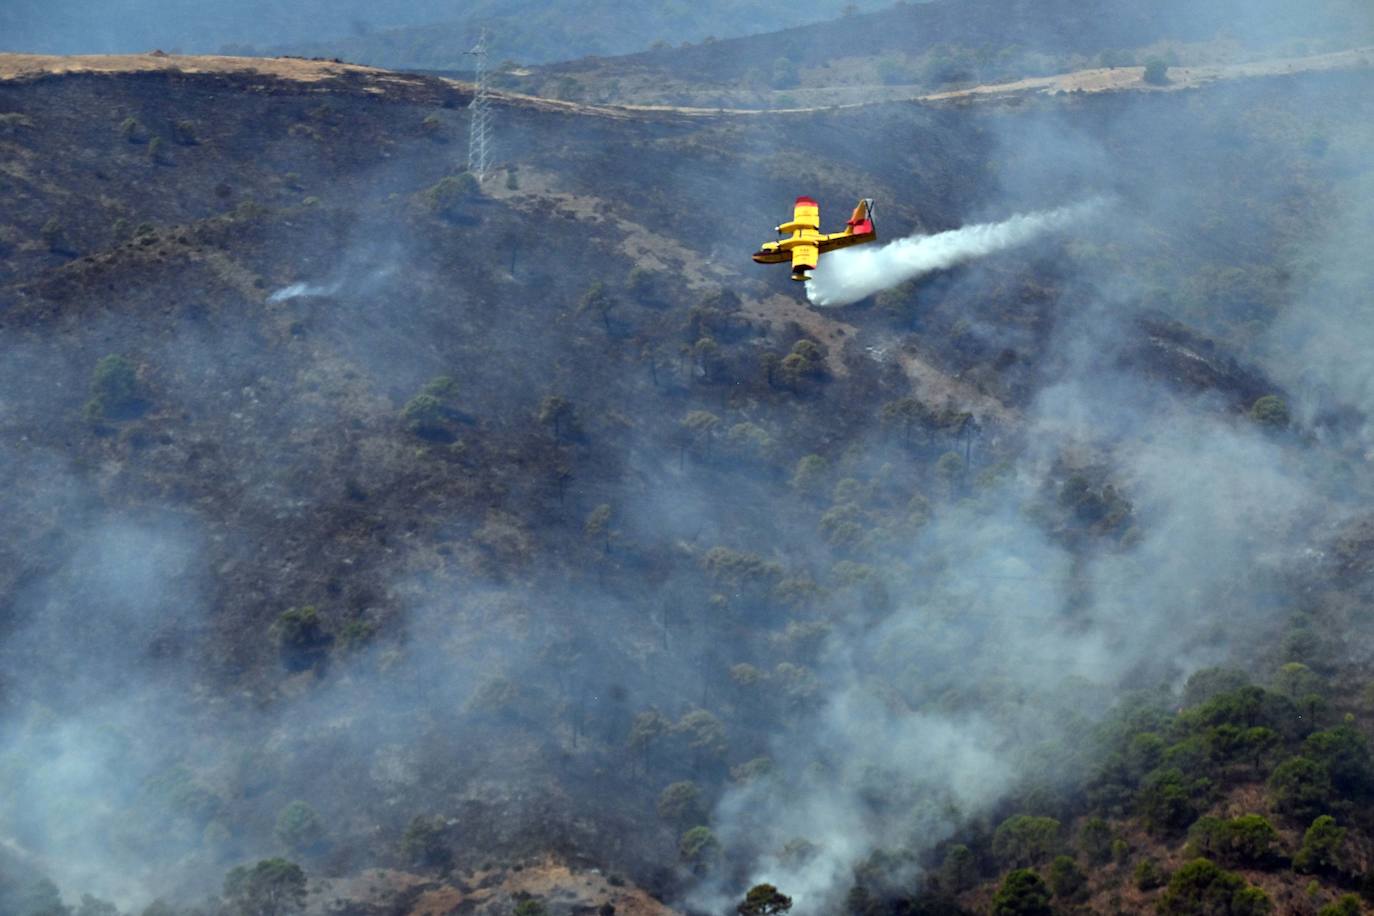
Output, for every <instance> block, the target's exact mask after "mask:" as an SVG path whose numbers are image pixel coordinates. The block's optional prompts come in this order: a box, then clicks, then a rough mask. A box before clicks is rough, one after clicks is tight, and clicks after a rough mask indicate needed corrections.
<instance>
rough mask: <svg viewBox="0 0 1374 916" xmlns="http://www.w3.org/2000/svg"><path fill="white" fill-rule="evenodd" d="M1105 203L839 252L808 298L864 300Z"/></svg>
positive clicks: (833, 302) (822, 267) (826, 302)
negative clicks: (866, 297)
mask: <svg viewBox="0 0 1374 916" xmlns="http://www.w3.org/2000/svg"><path fill="white" fill-rule="evenodd" d="M1101 204H1102V202H1101V201H1100V200H1091V201H1087V202H1085V203H1081V204H1074V205H1073V206H1070V207H1060V208H1059V209H1057V210H1041V211H1039V212H1036V213H1023V214H1019V215H1017V216H1013V217H1012V218H1011V219H1008V220H1004V221H1003V222H1000V223H979V224H978V225H974V226H964V227H963V228H962V229H951V230H950V231H948V232H937V233H936V234H935V235H911V236H907V237H906V238H904V239H898V240H897V241H895V242H888V243H887V244H886V245H881V246H878V247H873V246H871V245H866V246H862V247H859V248H847V249H844V250H842V251H837V252H835V253H834V254H828V255H825V256H824V257H822V258H821V260H820V264H819V265H818V266H817V267H816V269H815V271H814V272H813V273H812V276H811V279H810V280H808V281H806V296H807V298H808V299H810V300H811V304H812V305H818V306H837V305H848V304H849V303H851V302H858V301H859V300H860V299H862V298H864V297H865V296H871V295H873V294H874V293H876V292H880V291H882V290H885V289H891V288H892V287H894V286H898V285H900V284H902V283H905V282H906V281H907V280H912V279H915V278H916V277H919V276H921V275H922V274H927V273H930V272H931V271H934V270H943V269H945V268H946V267H953V266H954V265H955V264H960V263H962V262H964V261H971V260H973V259H974V258H981V257H983V256H984V255H989V254H992V253H993V252H996V251H1001V250H1003V249H1005V248H1013V247H1015V246H1017V245H1024V244H1025V243H1027V242H1030V241H1032V240H1034V239H1035V238H1037V237H1039V236H1041V235H1044V234H1045V233H1047V232H1053V231H1055V230H1058V229H1063V228H1065V227H1067V226H1069V225H1071V224H1072V223H1074V222H1077V221H1078V220H1081V219H1083V218H1084V217H1086V216H1088V215H1089V214H1090V213H1092V211H1094V210H1096V209H1097V208H1098V207H1100V206H1101Z"/></svg>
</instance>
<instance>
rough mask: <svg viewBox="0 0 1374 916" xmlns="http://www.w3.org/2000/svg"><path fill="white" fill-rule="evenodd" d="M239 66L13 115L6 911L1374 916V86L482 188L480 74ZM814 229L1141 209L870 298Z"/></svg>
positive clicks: (707, 152)
mask: <svg viewBox="0 0 1374 916" xmlns="http://www.w3.org/2000/svg"><path fill="white" fill-rule="evenodd" d="M897 12H898V13H902V11H900V10H898V11H897ZM903 14H904V13H903ZM1352 15H1353V14H1352ZM863 18H864V17H863V15H862V14H856V15H855V16H852V17H849V19H859V20H862V19H863ZM843 21H845V20H842V22H843ZM783 34H786V33H783ZM719 44H722V45H724V44H726V43H725V42H720V43H719ZM1115 44H1116V42H1115V40H1114V39H1113V41H1112V45H1113V46H1115ZM679 50H681V49H679ZM688 51H692V52H695V51H696V49H688ZM665 53H666V52H665ZM674 53H677V52H674ZM701 53H705V52H701ZM1085 53H1087V51H1086V50H1085ZM1094 53H1095V52H1094ZM187 61H189V59H178V58H167V59H159V60H158V61H157V62H156V68H155V69H149V70H146V71H142V72H126V73H115V74H110V73H94V72H73V73H65V74H58V73H36V74H35V73H29V74H26V75H25V74H20V75H6V77H5V78H4V79H0V198H2V199H3V200H4V201H5V203H6V206H5V208H4V210H3V212H0V340H3V346H4V354H5V358H4V359H3V360H0V429H2V430H3V435H0V473H2V474H3V483H4V486H3V489H2V490H0V493H3V496H0V505H3V509H4V511H3V512H0V660H3V663H2V664H0V785H3V787H4V791H3V792H0V912H4V913H14V914H16V916H39V914H42V916H117V914H121V913H123V914H140V916H191V914H195V916H245V914H253V916H264V914H267V916H285V914H290V913H298V912H302V911H305V912H308V913H312V914H316V913H318V914H324V913H333V914H340V916H343V914H348V916H364V914H366V916H380V914H421V913H424V914H440V913H484V914H492V916H498V914H499V916H505V914H508V913H515V914H519V916H544V914H547V916H564V914H573V913H577V914H589V913H592V912H597V913H599V914H600V916H611V914H613V913H615V912H620V913H631V914H644V916H650V914H660V913H670V912H681V913H734V912H738V913H740V914H742V916H763V914H781V913H785V912H788V911H790V912H793V913H795V914H797V916H805V914H812V913H837V912H838V913H846V914H854V916H884V914H919V913H925V914H937V913H938V914H958V913H994V914H1051V913H1064V914H1068V913H1102V914H1109V913H1137V912H1151V911H1153V912H1158V913H1164V914H1213V913H1234V914H1258V913H1303V914H1309V913H1310V914H1314V916H1315V914H1322V916H1331V914H1346V913H1361V912H1364V911H1365V910H1366V909H1367V908H1368V907H1369V906H1370V905H1371V904H1372V903H1374V877H1371V875H1374V858H1372V857H1374V819H1371V810H1374V809H1371V807H1370V799H1371V794H1374V759H1371V756H1370V748H1369V740H1370V734H1371V729H1374V667H1371V665H1374V660H1372V659H1371V657H1370V655H1369V652H1368V651H1367V650H1366V649H1365V645H1366V643H1367V642H1368V640H1367V639H1366V638H1365V637H1366V636H1367V628H1368V627H1369V625H1370V619H1369V614H1368V610H1367V608H1368V602H1369V598H1370V597H1371V595H1370V593H1371V588H1372V587H1374V579H1371V571H1374V525H1372V524H1371V521H1370V513H1369V510H1368V508H1367V507H1366V506H1365V505H1364V501H1365V500H1366V499H1369V498H1371V497H1372V496H1374V475H1372V474H1371V472H1370V465H1369V454H1370V452H1369V449H1370V441H1369V435H1370V428H1369V425H1368V416H1367V414H1366V404H1367V403H1368V395H1369V391H1368V373H1367V372H1366V371H1365V369H1364V366H1365V362H1366V360H1365V358H1364V357H1365V353H1366V352H1367V348H1365V347H1364V346H1363V344H1364V343H1365V342H1366V340H1367V338H1369V336H1370V333H1369V331H1368V330H1367V326H1368V322H1366V321H1362V320H1361V319H1362V318H1363V317H1364V314H1365V312H1366V311H1367V306H1368V302H1369V291H1370V289H1371V288H1374V287H1371V283H1370V280H1371V274H1370V270H1371V268H1370V263H1369V259H1368V256H1367V255H1368V243H1369V240H1370V239H1371V238H1374V223H1372V222H1371V213H1374V91H1371V90H1374V71H1371V70H1370V69H1369V68H1368V67H1363V68H1358V67H1357V68H1352V69H1346V70H1340V71H1334V72H1314V73H1300V72H1294V73H1291V74H1283V75H1270V76H1261V77H1256V78H1253V79H1246V80H1236V81H1231V82H1227V83H1218V84H1216V85H1212V86H1206V87H1203V88H1198V89H1190V90H1186V91H1178V92H1143V91H1141V92H1137V91H1129V92H1103V93H1097V94H1094V93H1076V94H1071V95H1066V96H1057V97H1054V98H1049V97H1039V96H1034V95H1025V96H1021V97H1017V98H1015V99H1011V100H1004V99H999V100H994V101H992V102H990V103H988V104H982V105H978V104H965V105H949V106H940V105H935V104H916V103H912V102H892V103H885V104H873V105H867V106H863V107H859V108H852V109H837V110H817V111H802V112H792V113H781V112H757V113H752V114H746V113H735V114H728V113H721V114H702V113H688V112H681V111H673V110H662V111H645V110H630V109H615V108H597V109H592V108H584V107H580V106H577V105H556V104H552V103H545V102H540V101H539V100H533V99H521V98H514V97H499V98H498V99H497V100H496V105H495V114H494V119H495V120H494V124H495V130H496V135H495V140H494V142H495V144H496V149H497V163H496V166H495V167H494V168H493V169H492V171H491V172H490V173H489V174H487V175H484V176H481V180H479V176H476V175H474V174H472V173H471V172H469V171H467V170H466V168H465V167H464V165H465V163H466V161H467V155H466V154H467V129H468V127H469V118H470V115H469V109H468V108H467V106H468V103H469V102H470V101H471V89H470V87H469V86H467V85H465V84H458V83H452V82H447V81H443V80H440V79H437V78H433V77H423V76H414V75H410V76H407V75H400V74H377V73H371V72H367V71H362V70H358V69H350V68H346V67H331V66H329V65H324V64H321V65H318V67H317V68H316V69H305V68H306V65H305V64H304V63H302V62H275V63H274V62H263V63H262V64H261V67H262V68H263V69H262V70H260V71H255V70H252V69H224V70H215V69H213V68H212V67H210V66H208V65H207V66H206V67H205V68H204V69H202V70H200V71H193V69H192V68H191V67H189V66H184V65H185V64H186V62H187ZM6 66H8V64H7V62H6V61H5V60H4V59H3V56H0V74H6V73H7V71H6V70H5V67H6ZM274 67H276V68H277V69H275V70H274V69H273V68H274ZM292 68H295V69H292ZM303 74H304V75H303ZM1166 78H1167V75H1166ZM799 193H809V194H811V195H812V196H814V197H815V198H816V199H817V200H819V201H820V202H821V208H822V217H823V219H824V220H825V222H826V223H827V225H828V224H829V223H830V222H832V221H836V222H838V221H840V217H841V216H842V215H843V214H845V213H847V212H848V209H849V208H850V207H852V206H853V201H854V199H855V198H856V197H859V196H872V197H875V198H877V199H878V201H879V207H880V209H879V211H878V224H879V231H880V233H882V236H883V238H884V239H891V238H898V237H901V236H903V235H906V234H909V233H932V232H938V231H941V230H946V229H952V228H954V227H958V226H960V225H964V224H969V223H976V222H981V221H988V220H997V219H1002V218H1005V217H1007V216H1010V215H1012V214H1015V213H1020V212H1025V211H1032V210H1041V209H1045V208H1049V207H1057V206H1062V205H1066V204H1074V203H1078V202H1082V201H1087V200H1092V201H1097V202H1098V204H1097V206H1096V209H1095V210H1094V211H1093V215H1092V216H1091V217H1088V218H1085V220H1084V221H1083V222H1080V223H1077V224H1075V225H1073V226H1071V227H1069V228H1067V229H1065V230H1064V231H1062V232H1057V233H1054V234H1050V235H1047V236H1045V237H1042V238H1039V239H1037V240H1035V241H1034V242H1031V243H1028V244H1025V245H1023V246H1021V247H1019V248H1016V249H1014V250H1011V251H1005V252H1001V253H999V254H996V255H993V256H990V257H988V258H985V259H983V260H980V261H974V262H971V263H968V264H965V265H962V266H958V267H954V268H951V269H948V270H942V271H939V272H935V273H932V274H928V275H926V276H923V277H920V278H918V279H916V280H912V281H909V282H907V283H904V284H901V285H897V286H894V287H893V288H890V289H887V290H886V291H884V292H881V293H879V294H878V295H876V296H874V297H871V298H869V299H866V300H864V301H862V302H860V303H858V304H855V305H852V306H847V307H844V308H838V309H818V308H813V307H811V306H809V305H808V304H807V303H806V301H805V299H804V294H803V292H802V291H801V288H800V285H799V284H792V283H791V282H790V281H789V280H788V279H787V276H786V271H785V270H783V269H782V268H778V271H779V272H778V273H774V272H772V271H770V270H769V269H767V268H763V267H759V266H757V265H754V264H752V263H750V262H749V253H750V252H751V251H752V250H753V249H754V248H756V247H757V245H758V243H759V242H760V241H763V240H764V239H766V238H768V237H769V236H770V235H771V229H772V227H773V226H775V225H777V224H778V223H779V222H781V221H783V220H785V219H786V218H787V216H788V214H789V208H790V206H791V203H792V200H793V199H794V198H795V197H796V196H797V194H799ZM1368 342H1370V343H1371V344H1374V340H1370V341H1368Z"/></svg>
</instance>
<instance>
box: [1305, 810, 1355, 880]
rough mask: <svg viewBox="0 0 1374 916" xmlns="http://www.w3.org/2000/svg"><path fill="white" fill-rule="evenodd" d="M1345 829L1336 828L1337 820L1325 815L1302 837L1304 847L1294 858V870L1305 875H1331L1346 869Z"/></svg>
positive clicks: (1315, 821) (1313, 823)
mask: <svg viewBox="0 0 1374 916" xmlns="http://www.w3.org/2000/svg"><path fill="white" fill-rule="evenodd" d="M1344 845H1345V828H1344V827H1337V826H1336V819H1335V818H1333V817H1331V816H1330V815H1329V814H1323V815H1322V816H1321V817H1319V818H1317V819H1316V820H1314V821H1313V822H1312V825H1311V826H1310V827H1308V828H1307V832H1306V833H1304V834H1303V837H1302V847H1301V848H1300V849H1299V850H1298V854H1297V855H1296V856H1294V857H1293V868H1294V869H1296V870H1297V871H1300V872H1303V873H1305V874H1331V873H1336V872H1340V871H1342V870H1343V869H1344V867H1345V859H1344V856H1343V855H1342V852H1341V850H1342V847H1344Z"/></svg>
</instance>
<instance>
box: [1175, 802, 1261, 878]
mask: <svg viewBox="0 0 1374 916" xmlns="http://www.w3.org/2000/svg"><path fill="white" fill-rule="evenodd" d="M1278 840H1279V834H1278V831H1277V830H1275V829H1274V827H1273V825H1272V824H1270V823H1269V822H1268V821H1267V820H1265V819H1264V818H1263V817H1260V816H1259V815H1258V814H1246V815H1243V816H1241V817H1237V818H1232V819H1231V820H1223V819H1221V818H1219V817H1203V818H1199V819H1198V821H1197V823H1195V824H1193V826H1192V827H1191V828H1189V830H1188V846H1189V850H1190V852H1191V853H1192V854H1193V855H1197V856H1203V857H1208V858H1212V859H1217V860H1219V861H1221V862H1224V863H1226V864H1228V865H1236V866H1245V867H1261V866H1264V865H1268V864H1272V863H1273V862H1274V861H1275V859H1276V858H1277V849H1276V847H1277V844H1278Z"/></svg>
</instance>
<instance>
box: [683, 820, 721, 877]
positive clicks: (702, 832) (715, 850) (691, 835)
mask: <svg viewBox="0 0 1374 916" xmlns="http://www.w3.org/2000/svg"><path fill="white" fill-rule="evenodd" d="M677 851H678V855H680V856H681V857H682V861H684V862H687V863H690V864H691V865H692V866H693V868H694V869H695V870H697V871H701V870H704V869H706V868H708V867H710V865H711V863H712V862H713V861H714V860H715V859H716V857H717V856H719V855H720V841H719V840H717V839H716V835H715V834H714V833H712V832H711V830H710V828H709V827H701V826H697V827H693V828H692V829H691V830H688V831H687V832H686V833H684V834H683V835H682V839H681V840H679V841H678V845H677Z"/></svg>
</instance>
